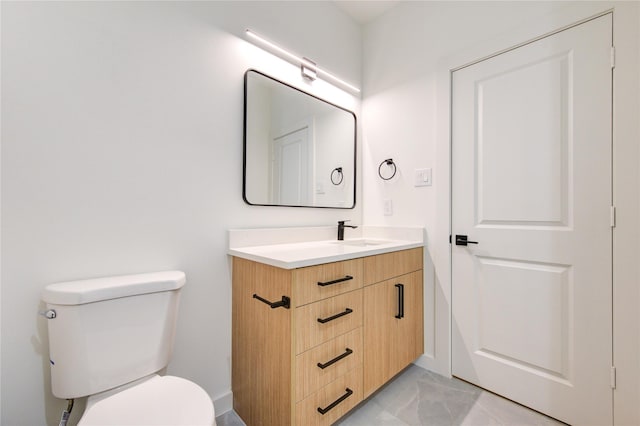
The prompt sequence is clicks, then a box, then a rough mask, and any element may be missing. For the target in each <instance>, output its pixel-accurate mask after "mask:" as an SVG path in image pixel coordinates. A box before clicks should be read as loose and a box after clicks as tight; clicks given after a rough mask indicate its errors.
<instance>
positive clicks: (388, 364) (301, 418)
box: [231, 248, 422, 426]
mask: <svg viewBox="0 0 640 426" xmlns="http://www.w3.org/2000/svg"><path fill="white" fill-rule="evenodd" d="M398 283H401V284H403V286H404V288H403V291H404V318H402V319H401V320H399V319H396V318H394V316H395V315H397V314H398V313H399V311H398V309H400V308H402V306H400V305H399V301H400V300H401V299H399V294H400V293H399V291H400V290H398V287H396V284H398ZM365 285H366V287H364V286H365ZM268 302H271V303H273V304H275V305H276V306H277V305H285V304H286V307H285V306H278V307H273V308H272V307H271V306H270V305H269V304H268ZM389 316H391V318H393V320H395V321H390V320H388V318H387V317H389ZM232 320H233V326H232V333H233V334H232V351H233V354H232V369H231V370H232V391H233V406H234V409H235V411H236V412H237V413H238V415H239V416H240V417H241V418H242V419H243V420H244V421H245V423H246V424H247V425H249V426H254V425H278V426H280V425H292V424H294V425H298V426H301V425H305V426H306V425H330V424H332V423H334V422H335V421H337V420H338V419H339V418H340V417H342V416H343V415H344V414H346V413H347V412H348V411H349V410H351V409H352V408H353V407H355V406H356V405H357V404H358V403H359V402H361V401H362V400H363V398H366V397H367V396H368V395H370V394H371V392H373V391H374V390H375V389H377V388H378V387H379V386H380V385H382V384H383V383H384V382H386V381H387V380H389V378H391V377H393V375H394V374H396V373H397V372H399V371H400V370H401V369H402V368H404V367H406V366H407V365H408V364H409V363H411V362H412V361H413V360H414V359H415V358H417V357H418V356H419V355H420V354H421V353H422V248H417V249H411V250H403V251H399V252H393V253H387V254H383V255H377V256H370V257H364V258H358V259H352V260H347V261H342V262H333V263H327V264H322V265H316V266H310V267H306V268H298V269H292V270H286V269H281V268H276V267H273V266H269V265H265V264H262V263H259V262H254V261H250V260H246V259H242V258H239V257H234V258H233V305H232ZM418 335H419V337H418ZM417 351H419V352H417ZM374 370H376V371H374ZM377 370H380V372H378V371H377Z"/></svg>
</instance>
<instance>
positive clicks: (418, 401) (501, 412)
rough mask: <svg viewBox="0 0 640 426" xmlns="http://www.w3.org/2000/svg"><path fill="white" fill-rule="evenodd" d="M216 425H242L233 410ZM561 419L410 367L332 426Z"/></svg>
mask: <svg viewBox="0 0 640 426" xmlns="http://www.w3.org/2000/svg"><path fill="white" fill-rule="evenodd" d="M216 422H217V424H218V426H244V422H243V421H242V419H240V417H239V416H238V415H237V414H236V413H235V412H233V411H229V412H227V413H224V414H222V415H221V416H219V417H217V418H216ZM563 424H564V423H561V422H558V421H556V420H554V419H552V418H550V417H547V416H545V415H543V414H540V413H538V412H536V411H533V410H530V409H528V408H526V407H523V406H522V405H519V404H516V403H514V402H512V401H509V400H508V399H505V398H502V397H500V396H498V395H495V394H493V393H491V392H487V391H485V390H483V389H480V388H478V387H476V386H473V385H472V384H469V383H467V382H464V381H462V380H459V379H456V378H448V377H444V376H440V375H438V374H435V373H432V372H430V371H427V370H425V369H423V368H421V367H418V366H416V365H410V366H409V367H407V368H406V369H405V370H404V371H403V372H402V373H400V374H399V375H398V376H396V377H395V378H394V379H393V380H391V381H390V382H389V383H387V384H386V385H384V386H383V387H382V388H380V389H379V390H378V391H377V392H376V393H374V394H373V395H372V396H371V397H369V398H368V399H367V400H366V401H363V402H362V403H361V404H359V405H358V406H357V407H356V408H355V409H354V410H352V411H351V413H349V414H348V415H347V416H345V417H343V418H342V419H341V420H340V421H338V423H336V425H339V426H557V425H563Z"/></svg>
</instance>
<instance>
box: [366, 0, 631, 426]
mask: <svg viewBox="0 0 640 426" xmlns="http://www.w3.org/2000/svg"><path fill="white" fill-rule="evenodd" d="M638 6H639V4H638V3H637V2H620V3H618V2H482V1H481V2H402V3H400V4H399V5H398V6H396V7H395V8H393V9H391V10H390V11H389V12H388V13H386V14H385V15H383V16H382V17H380V18H378V19H377V20H375V21H374V22H372V23H370V24H368V25H367V26H366V27H365V31H364V48H363V55H364V56H363V69H364V70H365V71H364V76H363V80H364V83H365V85H364V89H365V90H364V99H363V106H362V116H363V121H364V123H365V124H364V136H363V150H364V154H363V160H362V161H363V179H364V181H365V182H366V184H365V187H364V194H363V197H364V210H363V222H364V223H365V224H367V225H401V224H402V225H405V224H406V225H411V226H425V227H426V229H427V235H428V238H427V241H428V250H427V252H428V255H427V256H426V259H425V260H426V266H428V267H429V266H431V267H433V270H432V273H425V349H426V353H425V356H424V357H423V358H422V359H421V360H419V362H418V363H419V364H420V365H423V366H425V367H427V368H430V369H433V370H435V371H438V372H440V373H443V374H449V373H450V341H449V336H450V310H449V307H450V290H451V287H450V281H449V279H450V278H449V275H450V259H449V252H450V246H449V242H448V237H449V217H450V211H449V161H450V160H449V95H450V93H449V88H450V83H449V71H450V70H451V69H453V68H455V67H457V66H460V65H463V64H466V63H468V62H470V61H473V60H475V59H479V58H482V57H484V56H486V55H489V54H492V53H494V52H498V51H500V50H503V49H505V48H509V47H511V46H514V45H516V44H518V43H521V42H524V41H527V40H530V39H532V38H535V37H537V36H539V35H542V34H545V33H547V32H550V31H553V30H556V29H558V28H561V27H563V26H565V25H569V24H572V23H574V22H577V21H579V20H581V19H584V18H587V17H590V16H592V15H594V14H597V13H599V12H602V11H605V10H608V9H610V8H615V11H614V40H615V44H616V47H617V58H618V59H617V65H616V71H615V75H614V163H615V164H614V170H615V172H614V197H615V200H614V202H615V204H616V205H617V208H618V224H617V227H616V229H615V231H614V251H615V264H614V303H615V306H614V310H615V316H614V346H615V350H614V362H615V364H616V367H617V369H618V388H617V389H616V395H615V400H614V406H615V417H616V423H617V424H638V423H640V409H639V407H638V405H637V401H638V400H640V391H639V385H640V383H639V380H638V377H640V365H639V364H640V362H639V361H638V360H639V359H640V350H639V349H638V342H639V339H638V333H637V324H639V323H640V314H638V312H639V311H640V309H639V308H640V303H639V300H640V294H639V291H638V286H637V282H638V263H637V259H638V242H639V239H638V230H639V223H638V222H639V217H640V215H639V210H638V199H639V198H638V188H639V187H640V186H639V179H638V168H639V167H638V166H639V151H638V139H639V133H640V132H639V129H638V122H639V121H640V120H639V118H640V112H639V111H640V106H639V103H640V101H639V97H640V91H639V89H638V75H639V73H640V67H639V66H638V52H639V51H640V37H639V33H638V26H639V19H638V9H639V7H638ZM399 29H402V30H399ZM388 157H392V158H393V159H394V160H395V161H396V163H397V164H398V168H399V176H398V177H396V178H395V179H394V180H393V181H391V182H382V181H381V180H380V179H379V178H378V177H377V169H378V165H379V164H380V162H381V161H382V160H383V159H385V158H388ZM418 167H432V168H433V186H431V187H419V188H415V187H413V169H414V168H418ZM385 199H391V200H392V201H393V208H394V215H393V216H384V215H383V200H385ZM634 401H635V402H634Z"/></svg>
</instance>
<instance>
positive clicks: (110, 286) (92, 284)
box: [42, 271, 186, 305]
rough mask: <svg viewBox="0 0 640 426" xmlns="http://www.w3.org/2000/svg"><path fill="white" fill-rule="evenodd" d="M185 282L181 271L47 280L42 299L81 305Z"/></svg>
mask: <svg viewBox="0 0 640 426" xmlns="http://www.w3.org/2000/svg"><path fill="white" fill-rule="evenodd" d="M185 282H186V277H185V274H184V272H182V271H163V272H152V273H147V274H136V275H121V276H117V277H105V278H94V279H89V280H80V281H68V282H61V283H55V284H49V285H48V286H46V287H45V289H44V290H43V292H42V300H43V301H45V302H46V303H51V304H54V305H82V304H84V303H91V302H99V301H101V300H108V299H116V298H119V297H127V296H136V295H139V294H147V293H157V292H161V291H171V290H178V289H180V288H181V287H182V286H183V285H184V284H185Z"/></svg>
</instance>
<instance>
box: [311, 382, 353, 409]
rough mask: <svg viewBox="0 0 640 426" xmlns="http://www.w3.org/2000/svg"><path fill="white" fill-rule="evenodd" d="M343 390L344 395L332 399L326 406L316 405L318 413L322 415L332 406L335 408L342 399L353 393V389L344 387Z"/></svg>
mask: <svg viewBox="0 0 640 426" xmlns="http://www.w3.org/2000/svg"><path fill="white" fill-rule="evenodd" d="M345 392H346V393H345V394H344V395H342V396H341V397H340V398H338V399H336V400H335V401H333V402H332V403H331V404H329V405H328V406H327V407H326V408H320V407H318V413H320V414H322V415H323V416H324V415H325V414H327V413H328V412H329V411H331V410H332V409H333V408H335V406H336V405H338V404H340V403H341V402H342V401H344V400H345V399H347V398H349V397H350V396H351V394H353V391H352V390H351V389H349V388H346V389H345Z"/></svg>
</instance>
